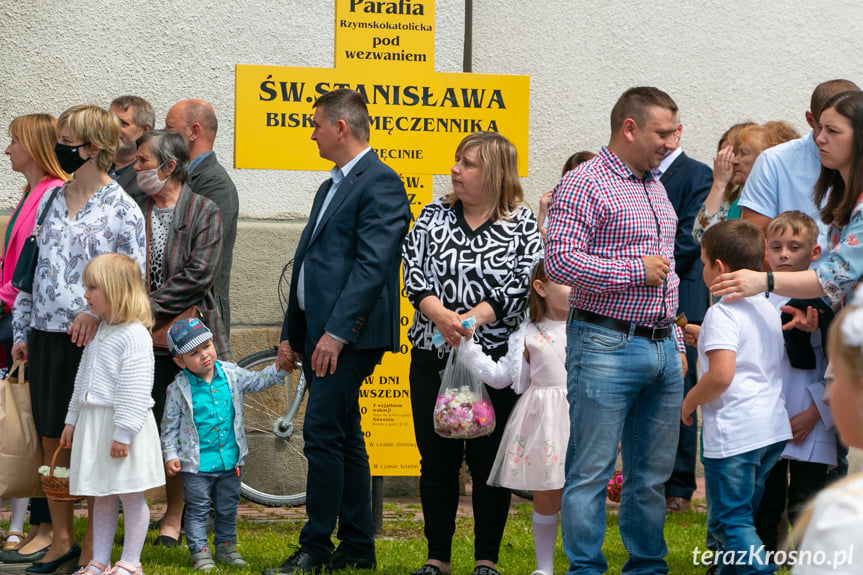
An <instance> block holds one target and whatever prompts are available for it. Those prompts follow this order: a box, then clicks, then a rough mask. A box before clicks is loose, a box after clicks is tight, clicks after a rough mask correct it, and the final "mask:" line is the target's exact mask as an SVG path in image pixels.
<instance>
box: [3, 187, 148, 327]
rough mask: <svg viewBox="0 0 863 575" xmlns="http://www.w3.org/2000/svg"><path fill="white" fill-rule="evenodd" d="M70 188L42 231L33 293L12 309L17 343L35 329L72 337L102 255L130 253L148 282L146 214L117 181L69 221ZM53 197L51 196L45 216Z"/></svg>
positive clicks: (24, 295)
mask: <svg viewBox="0 0 863 575" xmlns="http://www.w3.org/2000/svg"><path fill="white" fill-rule="evenodd" d="M64 192H65V186H64V187H63V188H61V190H60V192H59V193H58V194H57V197H56V198H55V199H54V201H53V202H52V204H51V205H50V206H49V207H48V214H47V215H46V217H45V221H44V222H43V224H42V228H41V229H40V230H39V236H38V238H37V244H38V246H39V262H38V265H37V267H36V275H35V277H34V278H33V293H32V294H29V293H25V292H23V291H20V292H18V296H17V298H16V299H15V305H14V306H13V308H12V329H13V330H14V341H15V343H18V342H19V341H27V337H28V333H29V331H30V328H31V327H35V328H36V329H38V330H41V331H49V332H66V331H68V330H69V328H70V327H71V326H72V322H73V321H75V317H76V316H77V315H78V314H80V313H82V312H88V313H89V307H88V305H87V301H86V300H85V299H84V282H83V281H82V279H81V278H82V275H83V273H84V267H86V265H87V263H88V262H89V261H90V260H91V259H93V258H94V257H96V256H97V255H99V254H105V253H112V252H115V253H120V254H126V255H128V256H130V257H132V258H134V259H136V260H137V261H138V264H139V265H140V266H141V274H142V277H143V273H144V266H145V262H146V255H145V252H144V249H145V246H146V242H147V238H146V233H145V221H144V215H143V214H142V213H141V209H140V208H139V207H138V205H137V204H136V203H135V201H134V200H132V198H131V197H129V195H128V194H127V193H126V192H124V191H123V188H121V187H120V185H119V184H118V183H117V182H111V183H110V184H108V185H106V186H103V187H101V188H99V189H98V190H97V191H96V193H95V194H94V195H93V197H91V198H90V199H89V200H88V201H87V203H86V204H85V205H84V207H82V208H81V209H80V210H79V211H78V213H77V214H75V217H74V218H72V219H71V220H70V219H69V208H68V207H67V205H66V196H65V194H64ZM50 197H51V192H45V195H44V196H42V201H41V202H40V204H39V208H38V211H37V213H38V214H40V215H41V214H42V212H43V210H44V209H45V205H46V204H47V203H48V200H49V198H50Z"/></svg>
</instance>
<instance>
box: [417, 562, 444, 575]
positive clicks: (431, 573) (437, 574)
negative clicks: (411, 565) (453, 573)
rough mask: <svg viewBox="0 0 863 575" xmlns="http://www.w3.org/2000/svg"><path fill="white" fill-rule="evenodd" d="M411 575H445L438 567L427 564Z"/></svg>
mask: <svg viewBox="0 0 863 575" xmlns="http://www.w3.org/2000/svg"><path fill="white" fill-rule="evenodd" d="M411 575H443V571H441V569H440V567H438V566H437V565H432V564H431V563H426V564H425V565H423V566H422V567H420V568H419V569H417V570H416V571H414V572H413V573H411Z"/></svg>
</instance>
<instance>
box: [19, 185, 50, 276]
mask: <svg viewBox="0 0 863 575" xmlns="http://www.w3.org/2000/svg"><path fill="white" fill-rule="evenodd" d="M59 191H60V187H59V186H58V187H56V188H54V189H53V190H51V197H49V198H48V203H47V204H45V209H44V210H42V213H41V214H39V219H38V220H37V221H36V225H35V226H33V233H32V234H30V237H29V238H27V241H26V242H24V245H23V246H22V247H21V254H20V255H19V256H18V262H17V263H16V264H15V271H14V272H12V287H16V288H18V289H19V290H21V291H23V292H27V293H33V277H34V276H35V275H36V265H37V264H38V263H39V244H38V243H37V238H38V236H39V230H41V229H42V222H44V221H45V216H46V215H47V214H48V210H49V209H50V208H51V204H52V203H54V198H56V197H57V193H58V192H59Z"/></svg>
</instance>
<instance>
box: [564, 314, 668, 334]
mask: <svg viewBox="0 0 863 575" xmlns="http://www.w3.org/2000/svg"><path fill="white" fill-rule="evenodd" d="M569 321H586V322H588V323H595V324H596V325H601V326H603V327H607V328H609V329H613V330H615V331H621V332H623V333H629V332H630V331H631V330H632V328H633V327H635V331H633V332H632V333H634V334H635V335H637V336H638V337H646V338H647V339H652V340H653V341H661V340H663V339H667V338H668V336H670V335H671V328H672V326H670V325H666V326H662V327H660V326H656V327H647V326H643V325H635V324H632V323H629V322H628V321H620V320H619V319H614V318H613V317H608V316H604V315H599V314H597V313H593V312H590V311H584V310H581V309H575V308H571V309H570V310H569Z"/></svg>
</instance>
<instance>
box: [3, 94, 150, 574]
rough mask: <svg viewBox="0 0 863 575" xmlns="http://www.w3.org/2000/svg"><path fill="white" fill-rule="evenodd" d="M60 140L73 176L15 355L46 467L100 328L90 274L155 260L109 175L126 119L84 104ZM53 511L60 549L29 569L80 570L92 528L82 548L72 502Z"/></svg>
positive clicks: (20, 305) (43, 240)
mask: <svg viewBox="0 0 863 575" xmlns="http://www.w3.org/2000/svg"><path fill="white" fill-rule="evenodd" d="M57 135H58V142H57V143H56V145H55V147H54V151H55V154H56V156H57V161H58V163H59V165H60V167H61V168H62V169H63V170H64V171H66V172H67V173H69V174H72V179H71V180H69V181H68V182H66V184H64V185H63V186H62V187H61V188H58V189H56V190H52V192H51V193H48V194H45V195H44V196H43V197H42V200H41V202H40V204H39V208H38V212H39V214H40V215H41V214H42V213H43V212H44V213H45V220H44V221H43V223H42V227H41V228H40V229H39V234H38V235H37V237H36V243H37V246H38V248H39V260H40V264H39V267H38V269H37V271H36V274H35V275H34V277H33V287H32V293H27V292H24V291H20V292H18V295H17V297H16V298H15V305H14V307H13V309H12V312H13V320H12V328H13V332H14V340H15V344H14V345H13V346H12V357H13V358H15V359H20V358H25V357H27V358H28V361H29V366H30V367H29V377H30V398H31V403H32V405H33V419H34V421H35V423H36V431H37V432H38V433H39V435H40V436H41V437H42V451H43V457H44V458H45V459H44V461H45V463H46V464H50V462H51V458H52V457H53V455H54V452H55V451H56V450H57V449H58V447H59V445H60V435H61V433H62V432H63V425H64V420H65V415H66V408H67V407H68V406H69V400H70V398H71V397H72V390H73V388H74V384H75V373H76V372H77V370H78V364H79V362H80V360H81V353H82V348H83V347H84V346H85V345H86V344H87V343H89V342H90V340H91V339H92V338H93V336H94V335H95V333H96V329H97V327H98V326H99V318H98V317H97V316H96V315H94V314H93V313H91V312H90V309H89V306H88V304H87V303H86V300H85V298H84V284H83V282H82V281H81V277H82V274H83V272H84V268H85V266H86V265H87V263H88V262H89V261H90V260H91V259H93V258H94V257H96V256H97V255H99V254H102V253H111V252H117V253H123V254H126V255H129V256H131V257H133V258H134V259H135V260H136V261H137V262H138V264H139V266H140V268H141V271H142V277H143V270H144V262H145V254H144V245H145V237H144V217H143V215H142V214H141V210H140V209H139V208H138V206H137V205H136V204H135V202H134V201H133V200H132V198H130V197H129V196H128V194H126V193H125V192H124V191H123V189H122V188H121V187H120V186H119V184H117V182H115V181H114V180H112V179H111V177H110V176H108V168H110V166H111V163H112V162H113V161H114V156H115V155H116V153H117V148H118V146H119V140H120V122H119V120H117V117H116V116H115V115H114V114H112V113H110V112H108V111H107V110H104V109H102V108H100V107H98V106H94V105H80V106H74V107H72V108H69V109H68V110H66V111H65V112H63V113H62V114H61V115H60V117H59V119H58V120H57ZM57 464H58V465H62V466H68V464H69V454H68V452H61V454H60V457H58V458H57ZM48 506H49V507H50V509H51V519H52V522H53V525H54V535H53V542H52V544H51V549H50V550H49V551H48V553H47V554H46V555H45V556H44V557H43V558H42V560H41V561H39V562H36V563H34V564H33V565H31V566H30V567H28V569H27V572H28V573H53V572H54V571H57V570H58V569H61V568H64V566H66V565H67V564H70V565H71V564H72V562H73V561H74V562H76V563H75V564H78V563H77V562H78V560H79V556H80V560H81V562H82V563H83V564H84V565H86V564H87V563H88V562H89V561H90V559H91V555H92V546H91V545H88V544H87V543H88V541H89V539H90V536H91V532H92V529H91V528H90V526H88V535H87V536H86V537H85V545H84V549H83V551H82V549H81V547H79V546H78V543H77V542H76V541H75V534H74V530H73V519H74V516H73V510H74V508H73V505H72V503H67V502H60V501H57V500H54V499H50V498H49V500H48Z"/></svg>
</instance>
